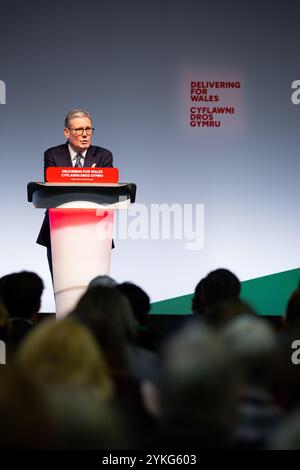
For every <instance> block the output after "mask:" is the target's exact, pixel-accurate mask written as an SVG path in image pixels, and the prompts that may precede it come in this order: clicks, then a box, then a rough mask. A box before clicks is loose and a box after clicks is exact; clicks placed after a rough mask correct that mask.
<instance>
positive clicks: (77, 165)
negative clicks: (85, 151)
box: [74, 153, 83, 167]
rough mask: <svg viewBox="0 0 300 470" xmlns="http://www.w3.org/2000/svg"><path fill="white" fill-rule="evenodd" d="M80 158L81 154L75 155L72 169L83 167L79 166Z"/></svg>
mask: <svg viewBox="0 0 300 470" xmlns="http://www.w3.org/2000/svg"><path fill="white" fill-rule="evenodd" d="M81 157H82V155H81V153H77V155H76V162H75V165H74V167H82V166H83V165H82V164H81V161H80V159H81Z"/></svg>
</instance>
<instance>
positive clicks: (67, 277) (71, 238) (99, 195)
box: [27, 182, 136, 318]
mask: <svg viewBox="0 0 300 470" xmlns="http://www.w3.org/2000/svg"><path fill="white" fill-rule="evenodd" d="M135 194H136V185H135V184H133V183H35V182H31V183H29V184H28V185H27V196H28V201H29V202H32V203H33V205H34V207H36V208H44V209H48V210H49V219H50V236H51V250H52V267H53V288H54V296H55V304H56V316H57V318H62V317H64V316H65V315H67V314H68V313H69V312H70V311H71V310H72V309H73V308H74V307H75V305H76V303H77V301H78V300H79V298H80V297H81V295H82V294H83V293H84V292H85V290H86V288H87V286H88V284H89V282H90V281H91V280H92V279H93V278H94V277H96V276H99V275H103V274H109V270H110V258H111V249H112V236H113V223H114V212H115V210H127V209H128V208H129V206H130V204H131V203H133V202H134V201H135Z"/></svg>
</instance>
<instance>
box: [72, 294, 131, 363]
mask: <svg viewBox="0 0 300 470" xmlns="http://www.w3.org/2000/svg"><path fill="white" fill-rule="evenodd" d="M70 315H71V317H73V318H75V319H77V320H79V321H80V322H81V323H83V324H84V325H86V326H87V327H88V328H89V329H90V331H91V332H92V333H93V335H94V336H95V338H96V340H97V342H98V344H99V345H100V346H101V349H102V350H103V353H104V355H105V357H106V360H107V362H108V364H109V365H110V366H112V367H117V368H119V367H121V368H124V367H125V368H126V366H127V352H126V346H127V343H128V342H129V341H133V340H134V339H135V336H136V333H137V322H136V320H135V318H134V316H133V314H132V310H131V307H130V304H129V302H128V300H127V298H126V297H125V296H124V295H123V294H122V293H121V292H120V291H119V289H117V288H115V287H94V288H92V289H89V290H87V291H86V292H85V294H84V295H83V296H82V297H81V298H80V299H79V301H78V304H77V306H76V307H75V309H74V310H73V312H71V314H70Z"/></svg>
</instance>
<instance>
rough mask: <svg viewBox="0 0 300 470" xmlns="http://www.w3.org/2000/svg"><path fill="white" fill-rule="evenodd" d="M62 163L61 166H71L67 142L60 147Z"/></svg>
mask: <svg viewBox="0 0 300 470" xmlns="http://www.w3.org/2000/svg"><path fill="white" fill-rule="evenodd" d="M62 163H63V164H62V166H72V160H71V155H70V151H69V145H68V142H66V143H65V144H64V147H63V149H62Z"/></svg>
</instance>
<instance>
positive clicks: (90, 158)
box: [84, 145, 96, 167]
mask: <svg viewBox="0 0 300 470" xmlns="http://www.w3.org/2000/svg"><path fill="white" fill-rule="evenodd" d="M94 154H95V149H94V147H93V146H92V145H91V146H90V147H89V148H88V151H87V152H86V156H85V159H84V166H87V167H90V166H92V165H93V163H96V160H95V157H94Z"/></svg>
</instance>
